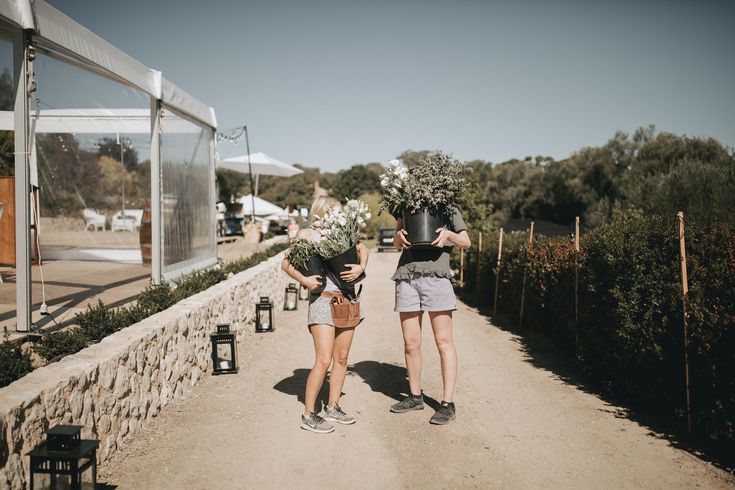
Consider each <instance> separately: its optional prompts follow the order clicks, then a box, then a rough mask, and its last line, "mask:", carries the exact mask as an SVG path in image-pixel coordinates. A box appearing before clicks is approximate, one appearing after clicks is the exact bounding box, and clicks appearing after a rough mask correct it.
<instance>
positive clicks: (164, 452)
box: [100, 253, 735, 489]
mask: <svg viewBox="0 0 735 490" xmlns="http://www.w3.org/2000/svg"><path fill="white" fill-rule="evenodd" d="M397 259H398V255H397V254H393V253H388V254H376V253H373V255H372V257H371V262H370V265H369V267H368V279H367V281H366V284H365V290H364V293H363V294H364V296H363V298H364V301H363V305H364V308H365V309H366V314H367V320H366V322H365V324H364V325H362V326H360V327H358V332H357V334H356V336H355V342H354V345H353V349H352V353H351V356H350V363H351V369H350V373H349V376H348V377H347V381H346V383H345V389H344V391H345V394H344V396H343V399H342V406H343V408H344V409H345V410H347V411H349V412H350V413H353V414H355V415H356V416H357V417H358V422H357V424H355V425H353V426H339V427H338V428H337V430H336V431H335V432H333V433H332V434H328V435H316V434H312V433H308V432H306V431H303V430H301V429H300V428H299V417H300V414H301V411H302V404H301V401H302V399H303V388H304V384H305V380H306V376H307V373H308V370H309V368H310V367H311V363H312V361H313V348H312V344H311V338H310V336H309V335H308V333H307V331H306V327H305V325H304V324H305V319H306V305H305V303H303V302H301V303H300V304H299V306H300V309H299V310H298V311H296V312H280V311H279V312H278V313H277V316H276V331H275V332H274V333H270V334H259V335H255V336H252V335H248V336H246V337H245V339H244V340H242V341H241V342H240V345H239V347H240V356H239V358H240V363H241V364H240V366H241V369H240V373H239V374H237V375H229V376H218V377H213V376H209V377H207V378H206V379H205V380H203V381H202V382H200V384H198V385H197V386H196V388H195V389H194V391H193V392H191V393H190V394H189V395H187V397H186V398H185V399H184V400H183V401H182V402H180V403H178V404H175V405H171V406H170V407H169V408H168V409H167V411H165V413H164V414H163V415H162V416H160V417H159V418H157V419H156V420H155V421H154V423H153V425H152V426H151V427H148V428H146V429H145V430H144V431H143V432H142V434H141V435H140V436H139V437H138V439H137V440H136V441H134V442H132V443H131V444H129V445H128V446H126V447H124V448H123V449H122V450H121V451H119V452H118V453H116V455H115V457H114V459H113V460H111V461H110V462H108V463H106V464H104V465H103V466H102V468H101V470H100V479H101V481H104V482H106V483H107V484H109V485H118V486H119V488H121V489H126V488H131V489H132V488H143V487H146V488H157V489H165V488H171V489H180V488H290V487H294V486H298V487H299V488H338V487H343V488H407V487H408V488H414V487H416V488H418V487H428V488H457V487H469V488H693V487H703V488H733V487H734V486H735V485H734V484H733V481H732V479H730V478H729V476H728V475H727V474H726V473H725V472H723V471H721V470H718V469H716V468H714V467H713V466H712V465H710V464H708V463H705V462H703V461H701V460H699V459H697V458H696V457H694V456H692V455H690V454H689V453H687V452H684V451H682V450H679V449H676V448H673V447H671V445H670V444H669V442H668V441H667V440H665V439H663V438H660V437H657V436H656V435H655V434H653V433H651V432H650V429H648V428H646V427H643V426H641V425H639V424H638V423H636V422H633V421H631V420H629V419H627V418H624V417H621V416H620V411H619V409H618V408H617V407H614V406H611V405H608V404H606V403H605V402H603V401H601V400H600V399H599V398H597V397H595V396H593V395H591V394H588V393H585V392H583V391H581V390H580V389H579V388H577V387H576V386H574V385H572V384H568V383H566V382H565V381H563V380H562V379H560V378H559V377H557V376H556V375H554V374H553V373H552V372H551V371H548V370H546V369H544V368H543V367H539V366H543V365H544V362H543V360H539V359H537V358H536V359H532V358H531V357H530V356H529V355H528V353H526V352H525V351H524V349H523V347H522V343H521V342H520V341H519V339H518V337H516V336H514V335H512V334H510V333H508V332H506V331H503V330H500V329H498V328H496V327H494V326H492V325H490V324H489V323H488V321H487V319H486V318H485V317H483V316H481V315H479V314H478V313H477V312H476V311H475V310H473V309H470V308H468V307H466V306H464V305H460V307H459V311H458V312H457V313H456V315H455V325H456V327H455V339H456V343H457V348H458V352H459V359H460V380H459V386H458V391H457V396H456V401H457V407H458V419H457V421H456V422H454V423H452V424H450V425H447V426H443V427H437V426H431V425H429V418H430V417H431V415H432V413H433V410H432V409H431V408H429V407H427V409H425V410H423V411H421V412H410V413H407V414H392V413H389V411H388V407H389V406H390V405H391V404H392V403H394V402H395V400H396V399H399V398H400V397H401V393H402V392H405V390H406V389H407V382H406V381H405V369H404V368H403V349H402V343H401V334H400V329H399V326H398V316H397V314H395V313H392V307H393V289H392V283H391V282H390V281H389V279H388V277H390V273H391V272H392V270H393V269H394V267H395V263H396V261H397ZM432 344H433V339H432V336H431V332H430V330H429V329H425V331H424V391H425V393H426V394H427V395H428V396H430V397H434V398H437V397H440V396H441V380H440V373H439V361H438V356H437V354H436V349H435V347H434V346H433V345H432ZM432 403H433V402H432Z"/></svg>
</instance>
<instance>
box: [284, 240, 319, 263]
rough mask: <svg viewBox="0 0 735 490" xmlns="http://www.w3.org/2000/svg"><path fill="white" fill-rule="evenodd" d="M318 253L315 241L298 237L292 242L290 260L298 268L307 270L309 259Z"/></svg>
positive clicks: (289, 251)
mask: <svg viewBox="0 0 735 490" xmlns="http://www.w3.org/2000/svg"><path fill="white" fill-rule="evenodd" d="M318 253H319V250H318V247H317V244H316V243H315V242H313V241H311V240H304V239H299V238H297V239H296V240H294V241H292V242H291V246H290V247H289V249H288V261H289V263H290V264H291V265H292V266H294V267H296V268H297V269H299V270H305V269H306V265H307V264H308V263H309V259H311V258H312V257H313V256H314V255H317V254H318Z"/></svg>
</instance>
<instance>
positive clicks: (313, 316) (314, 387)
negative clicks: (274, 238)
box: [282, 197, 368, 434]
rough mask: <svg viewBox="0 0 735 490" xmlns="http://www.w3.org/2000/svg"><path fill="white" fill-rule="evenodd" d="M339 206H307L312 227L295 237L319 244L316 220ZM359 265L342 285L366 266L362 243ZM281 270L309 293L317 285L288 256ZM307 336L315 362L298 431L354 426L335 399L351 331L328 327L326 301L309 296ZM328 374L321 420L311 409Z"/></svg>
mask: <svg viewBox="0 0 735 490" xmlns="http://www.w3.org/2000/svg"><path fill="white" fill-rule="evenodd" d="M339 205H340V203H339V201H337V200H336V199H332V198H329V197H319V198H317V199H316V200H315V201H314V204H312V206H311V218H312V223H311V225H309V227H308V228H306V229H305V230H301V231H300V232H299V234H298V236H299V238H301V239H303V240H313V241H316V242H318V241H320V240H321V225H320V222H319V220H320V219H321V218H322V217H323V216H324V214H325V213H326V211H327V210H328V209H329V208H331V207H334V206H339ZM357 251H358V255H359V257H360V263H359V264H348V267H349V268H350V270H349V271H346V272H343V273H341V274H340V277H341V278H342V279H343V280H346V281H354V280H355V279H357V278H358V277H359V276H360V275H361V274H362V273H363V272H364V271H365V267H366V266H367V259H368V250H367V248H366V247H365V245H363V244H362V243H358V245H357ZM282 269H283V270H284V271H285V272H286V274H288V275H289V276H291V277H292V278H293V279H295V280H296V281H298V282H299V283H301V284H303V285H304V286H306V287H307V288H309V291H313V290H314V289H316V288H317V287H319V286H320V285H321V284H320V282H319V281H320V279H321V277H320V276H308V277H305V276H304V275H303V274H301V273H300V272H299V271H298V270H296V268H294V267H293V266H292V265H291V264H290V263H289V262H288V256H286V257H285V258H284V259H283V264H282ZM325 280H326V284H325V287H324V290H325V291H339V288H338V287H337V286H336V285H335V284H334V282H333V281H332V280H331V279H329V277H326V278H325ZM307 325H308V327H309V332H310V333H311V336H312V338H313V339H314V350H315V353H316V355H315V357H316V359H315V361H314V366H313V367H312V368H311V372H310V373H309V377H308V378H307V379H306V393H305V396H304V413H303V414H302V415H301V428H302V429H306V430H308V431H311V432H317V433H322V434H323V433H328V432H332V431H334V425H333V424H332V423H331V422H336V423H339V424H345V425H349V424H354V423H355V417H353V416H352V415H348V414H347V413H345V412H344V411H343V410H342V408H340V406H339V398H340V395H341V394H342V387H343V386H344V382H345V376H346V375H347V356H348V355H349V353H350V347H351V346H352V337H353V335H354V333H355V329H354V328H339V329H338V328H335V327H334V324H333V323H332V309H331V306H330V300H329V299H328V298H326V297H323V296H321V295H320V294H310V295H309V316H308V320H307ZM330 364H331V365H332V370H331V373H330V377H329V400H328V403H327V406H326V407H324V417H321V416H320V415H319V411H320V410H316V409H315V405H316V401H317V400H316V399H317V395H318V394H319V390H320V389H321V387H322V383H323V382H324V377H325V376H326V374H327V370H328V369H329V365H330Z"/></svg>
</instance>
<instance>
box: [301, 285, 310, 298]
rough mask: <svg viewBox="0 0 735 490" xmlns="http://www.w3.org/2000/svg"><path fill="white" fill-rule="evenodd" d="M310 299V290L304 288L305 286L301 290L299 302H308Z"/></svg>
mask: <svg viewBox="0 0 735 490" xmlns="http://www.w3.org/2000/svg"><path fill="white" fill-rule="evenodd" d="M308 299H309V288H307V287H306V286H304V285H303V284H302V285H301V287H300V288H299V300H301V301H306V300H308Z"/></svg>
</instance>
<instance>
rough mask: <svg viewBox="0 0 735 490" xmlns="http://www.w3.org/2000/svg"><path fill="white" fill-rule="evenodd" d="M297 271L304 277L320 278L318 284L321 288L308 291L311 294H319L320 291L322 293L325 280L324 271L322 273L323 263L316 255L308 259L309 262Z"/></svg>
mask: <svg viewBox="0 0 735 490" xmlns="http://www.w3.org/2000/svg"><path fill="white" fill-rule="evenodd" d="M297 269H298V271H299V272H300V273H301V274H302V275H304V276H305V277H309V276H320V277H321V279H320V282H321V284H322V285H321V286H319V287H318V288H316V289H314V290H312V291H310V293H311V294H320V293H321V292H322V291H324V287H325V286H326V280H325V279H324V275H325V271H324V263H323V262H322V259H321V257H319V256H318V255H312V256H311V257H309V261H308V262H307V263H306V265H305V266H304V267H298V268H297Z"/></svg>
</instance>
